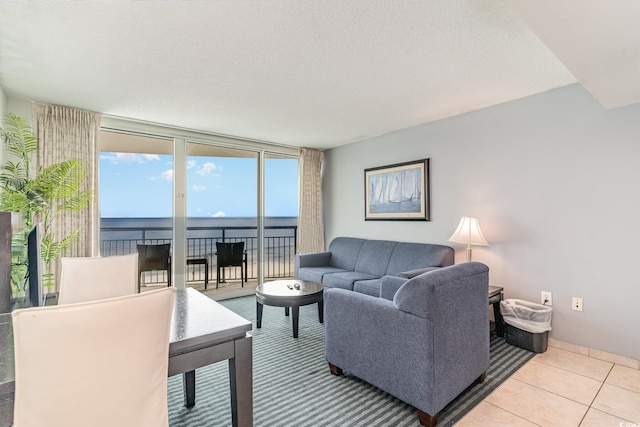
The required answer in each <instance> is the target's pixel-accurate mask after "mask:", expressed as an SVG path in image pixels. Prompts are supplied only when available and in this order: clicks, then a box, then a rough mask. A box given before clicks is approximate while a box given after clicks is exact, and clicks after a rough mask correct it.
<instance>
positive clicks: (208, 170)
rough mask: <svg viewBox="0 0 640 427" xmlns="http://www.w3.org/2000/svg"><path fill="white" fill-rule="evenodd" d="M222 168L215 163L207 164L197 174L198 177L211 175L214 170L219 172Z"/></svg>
mask: <svg viewBox="0 0 640 427" xmlns="http://www.w3.org/2000/svg"><path fill="white" fill-rule="evenodd" d="M219 169H220V168H219V167H218V166H217V165H216V164H215V163H213V162H207V163H205V164H204V165H202V167H201V168H200V169H199V170H198V172H196V173H197V174H198V175H203V176H204V175H209V174H211V172H213V171H214V170H219Z"/></svg>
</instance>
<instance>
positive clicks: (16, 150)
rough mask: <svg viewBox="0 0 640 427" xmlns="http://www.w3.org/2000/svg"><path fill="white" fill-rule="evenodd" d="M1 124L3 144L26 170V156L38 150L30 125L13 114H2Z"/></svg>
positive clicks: (27, 157)
mask: <svg viewBox="0 0 640 427" xmlns="http://www.w3.org/2000/svg"><path fill="white" fill-rule="evenodd" d="M2 122H3V123H2V124H3V126H2V129H0V137H1V138H2V141H3V142H4V143H5V147H6V149H7V151H9V152H11V153H13V154H14V155H15V156H16V157H18V158H19V159H20V160H21V161H22V162H24V164H25V165H27V170H28V165H29V156H28V154H29V153H30V152H32V151H34V150H37V149H38V138H37V137H36V135H35V134H34V133H33V131H32V130H31V124H30V123H29V121H28V120H27V119H25V118H22V117H18V116H16V115H15V114H13V113H6V114H4V116H3V120H2Z"/></svg>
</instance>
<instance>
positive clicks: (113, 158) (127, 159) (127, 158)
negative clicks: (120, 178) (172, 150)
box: [100, 153, 160, 164]
mask: <svg viewBox="0 0 640 427" xmlns="http://www.w3.org/2000/svg"><path fill="white" fill-rule="evenodd" d="M100 159H103V160H109V161H110V162H111V163H113V164H132V163H146V162H148V161H155V160H160V156H158V155H157V154H136V153H110V154H101V155H100Z"/></svg>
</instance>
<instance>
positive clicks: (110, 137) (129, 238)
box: [99, 131, 174, 288]
mask: <svg viewBox="0 0 640 427" xmlns="http://www.w3.org/2000/svg"><path fill="white" fill-rule="evenodd" d="M100 144H101V152H100V171H99V176H100V178H99V179H100V186H99V200H100V201H99V205H100V255H101V256H112V255H125V254H129V253H135V252H136V251H137V245H138V244H148V245H157V244H167V243H169V244H170V243H171V242H172V235H173V220H172V217H173V213H172V212H173V197H172V195H173V175H174V167H173V163H174V162H173V140H171V139H167V138H160V137H150V136H142V135H132V134H127V133H119V132H107V131H102V132H101V135H100ZM168 280H169V277H168V272H167V271H166V270H163V271H160V270H156V271H153V272H147V273H144V274H143V275H142V278H141V285H142V286H143V287H147V288H152V287H154V286H166V284H167V283H168Z"/></svg>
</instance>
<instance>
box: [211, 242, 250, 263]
mask: <svg viewBox="0 0 640 427" xmlns="http://www.w3.org/2000/svg"><path fill="white" fill-rule="evenodd" d="M243 260H244V242H234V243H227V242H216V262H217V265H218V267H230V266H238V265H240V266H241V265H242V261H243Z"/></svg>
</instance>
